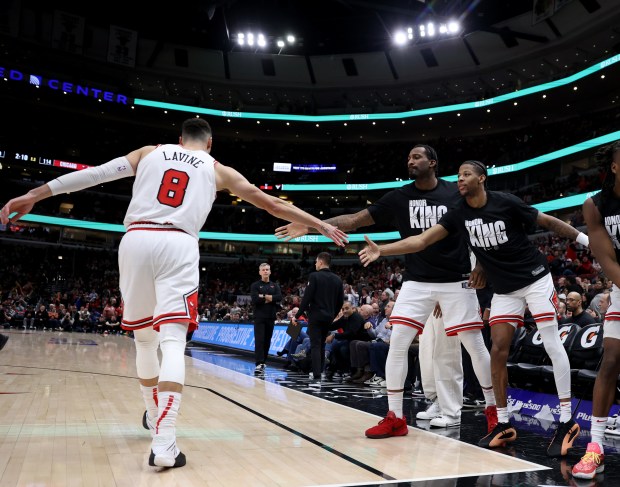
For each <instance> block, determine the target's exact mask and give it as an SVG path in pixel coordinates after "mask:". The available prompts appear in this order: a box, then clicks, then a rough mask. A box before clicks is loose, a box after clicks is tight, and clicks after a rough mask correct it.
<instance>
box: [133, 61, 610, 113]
mask: <svg viewBox="0 0 620 487" xmlns="http://www.w3.org/2000/svg"><path fill="white" fill-rule="evenodd" d="M618 61H620V54H616V55H615V56H612V57H610V58H609V59H605V60H604V61H601V62H598V63H596V64H594V65H592V66H590V67H589V68H586V69H583V70H581V71H579V72H577V73H575V74H573V75H571V76H567V77H565V78H561V79H558V80H555V81H550V82H549V83H543V84H541V85H537V86H531V87H529V88H525V89H523V90H519V91H514V92H512V93H506V94H504V95H499V96H495V97H493V98H488V99H486V100H481V101H472V102H467V103H457V104H454V105H446V106H441V107H433V108H424V109H420V110H410V111H407V112H394V113H360V114H348V115H286V114H280V113H256V112H231V111H226V110H214V109H212V108H201V107H193V106H190V105H179V104H176V103H164V102H159V101H153V100H143V99H141V98H135V99H134V105H138V106H145V107H152V108H161V109H164V110H175V111H180V112H191V113H194V114H203V115H213V116H215V117H225V118H243V119H251V120H284V121H288V122H312V123H318V122H349V121H353V120H395V119H396V120H400V119H404V118H413V117H422V116H425V115H434V114H437V113H446V112H455V111H459V110H472V109H476V108H480V107H487V106H491V105H497V104H498V103H503V102H505V101H509V100H514V99H517V98H522V97H524V96H529V95H532V94H534V93H539V92H541V91H546V90H553V89H555V88H560V87H562V86H565V85H568V84H570V83H574V82H575V81H577V80H580V79H581V78H585V77H586V76H590V75H591V74H594V73H596V72H598V71H601V70H602V69H605V68H607V67H609V66H611V65H613V64H615V63H617V62H618Z"/></svg>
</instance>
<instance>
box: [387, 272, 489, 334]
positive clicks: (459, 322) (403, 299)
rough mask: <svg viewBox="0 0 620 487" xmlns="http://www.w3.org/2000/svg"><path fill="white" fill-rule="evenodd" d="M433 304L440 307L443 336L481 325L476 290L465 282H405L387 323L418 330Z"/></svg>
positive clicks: (424, 321)
mask: <svg viewBox="0 0 620 487" xmlns="http://www.w3.org/2000/svg"><path fill="white" fill-rule="evenodd" d="M437 303H439V306H440V307H441V312H442V316H443V322H444V326H445V329H446V335H448V336H452V335H456V334H457V333H459V332H461V331H466V330H476V329H481V328H483V327H484V324H483V323H482V318H481V317H480V307H479V305H478V298H477V297H476V290H475V289H471V288H470V287H468V285H467V281H459V282H441V283H434V282H419V281H406V282H405V283H403V286H402V288H401V290H400V294H399V295H398V299H397V300H396V304H395V305H394V309H393V310H392V316H390V322H391V323H392V325H397V324H400V325H406V326H411V327H413V328H416V329H417V330H418V331H419V332H420V333H421V332H422V330H423V329H424V325H425V323H426V322H427V320H428V317H429V316H430V314H431V313H432V312H433V310H434V309H435V305H436V304H437Z"/></svg>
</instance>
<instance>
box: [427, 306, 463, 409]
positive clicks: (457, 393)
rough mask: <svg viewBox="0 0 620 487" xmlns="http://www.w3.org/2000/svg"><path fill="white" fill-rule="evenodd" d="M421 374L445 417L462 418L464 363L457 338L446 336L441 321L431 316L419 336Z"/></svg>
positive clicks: (428, 397)
mask: <svg viewBox="0 0 620 487" xmlns="http://www.w3.org/2000/svg"><path fill="white" fill-rule="evenodd" d="M419 360H420V374H421V376H422V388H423V389H424V395H425V396H426V398H427V399H430V400H432V401H434V400H437V401H438V403H439V407H440V408H441V411H442V413H443V414H445V415H446V416H450V417H460V415H461V409H462V407H463V362H462V357H461V341H460V340H459V338H458V336H447V335H446V331H445V328H444V323H443V320H442V319H441V318H435V317H434V316H433V315H432V314H431V316H430V317H429V319H428V321H427V322H426V326H425V327H424V333H422V334H421V335H420V351H419Z"/></svg>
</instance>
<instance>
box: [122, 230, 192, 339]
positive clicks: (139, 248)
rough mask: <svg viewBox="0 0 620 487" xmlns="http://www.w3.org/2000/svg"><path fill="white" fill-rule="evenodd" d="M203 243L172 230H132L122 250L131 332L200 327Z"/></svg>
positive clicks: (126, 324) (127, 325)
mask: <svg viewBox="0 0 620 487" xmlns="http://www.w3.org/2000/svg"><path fill="white" fill-rule="evenodd" d="M199 259H200V254H199V252H198V241H197V240H196V239H195V238H194V237H192V236H190V235H188V234H187V233H185V232H183V231H181V230H176V229H171V228H169V227H168V228H161V229H154V228H148V229H139V230H132V229H130V230H129V231H128V232H127V233H126V234H125V235H124V236H123V238H122V240H121V243H120V246H119V249H118V264H119V270H120V288H121V295H122V297H123V306H124V311H123V321H122V327H123V329H125V330H135V329H138V328H145V327H147V326H153V328H154V329H155V330H159V327H160V326H161V325H163V324H166V323H187V324H188V325H189V331H192V330H195V329H196V327H197V323H198V321H197V317H198V278H199V273H198V266H199Z"/></svg>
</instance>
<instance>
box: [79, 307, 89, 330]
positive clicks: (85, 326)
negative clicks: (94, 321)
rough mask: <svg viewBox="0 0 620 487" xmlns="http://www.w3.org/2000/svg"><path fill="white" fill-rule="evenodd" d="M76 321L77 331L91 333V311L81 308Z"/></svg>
mask: <svg viewBox="0 0 620 487" xmlns="http://www.w3.org/2000/svg"><path fill="white" fill-rule="evenodd" d="M76 320H77V326H76V329H77V330H79V331H82V332H85V331H90V311H88V308H87V307H86V306H80V311H78V314H77V318H76Z"/></svg>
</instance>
